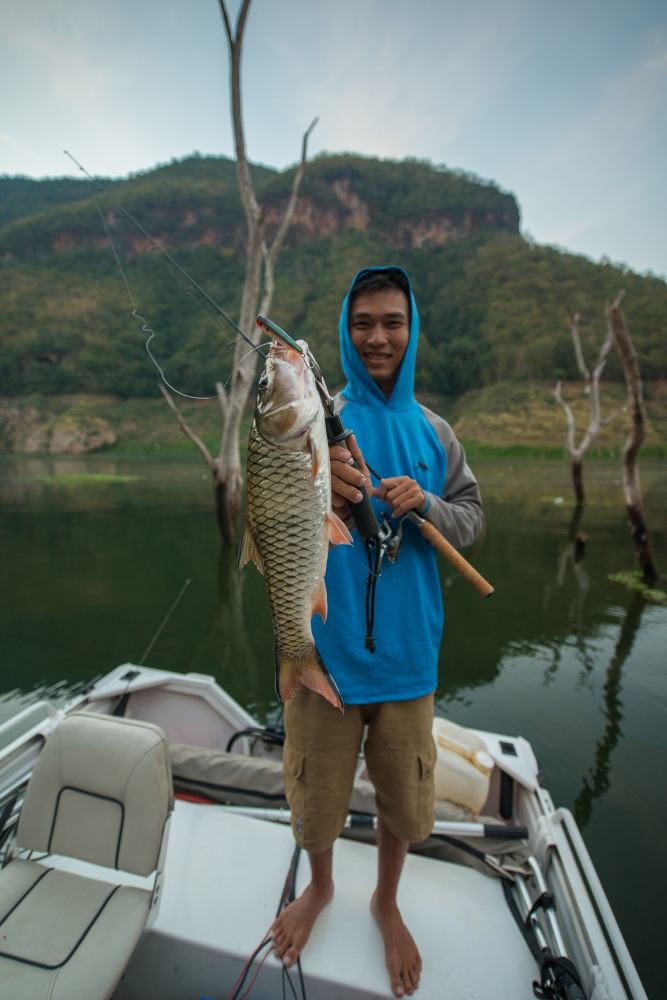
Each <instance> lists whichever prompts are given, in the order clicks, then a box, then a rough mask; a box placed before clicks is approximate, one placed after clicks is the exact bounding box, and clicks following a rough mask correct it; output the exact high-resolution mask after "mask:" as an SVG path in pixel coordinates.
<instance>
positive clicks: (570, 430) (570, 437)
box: [554, 379, 577, 458]
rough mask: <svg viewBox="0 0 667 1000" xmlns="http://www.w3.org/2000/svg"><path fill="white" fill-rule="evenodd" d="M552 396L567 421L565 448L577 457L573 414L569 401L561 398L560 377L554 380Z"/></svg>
mask: <svg viewBox="0 0 667 1000" xmlns="http://www.w3.org/2000/svg"><path fill="white" fill-rule="evenodd" d="M554 396H555V398H556V402H557V403H560V405H561V406H562V407H563V409H564V411H565V419H566V421H567V442H566V443H567V450H568V451H569V453H570V455H571V456H572V457H573V458H576V457H577V449H576V447H575V443H574V414H573V413H572V407H571V406H570V404H569V403H566V402H565V400H564V399H563V396H562V393H561V383H560V379H559V380H558V381H557V382H556V388H555V389H554Z"/></svg>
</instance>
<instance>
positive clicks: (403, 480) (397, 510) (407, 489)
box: [373, 476, 426, 517]
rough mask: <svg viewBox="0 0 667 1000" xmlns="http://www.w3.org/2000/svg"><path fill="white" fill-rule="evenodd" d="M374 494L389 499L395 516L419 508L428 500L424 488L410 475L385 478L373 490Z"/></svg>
mask: <svg viewBox="0 0 667 1000" xmlns="http://www.w3.org/2000/svg"><path fill="white" fill-rule="evenodd" d="M373 494H374V496H376V497H380V499H381V500H386V501H387V503H388V504H389V505H390V506H391V512H392V515H393V516H394V517H402V516H403V514H407V512H408V511H409V510H418V509H419V508H420V507H423V506H424V504H425V502H426V495H425V493H424V491H423V489H422V488H421V486H420V485H419V483H418V482H417V481H416V480H414V479H410V477H409V476H390V477H389V478H388V479H383V480H382V481H381V482H380V485H379V486H378V487H377V489H374V490H373Z"/></svg>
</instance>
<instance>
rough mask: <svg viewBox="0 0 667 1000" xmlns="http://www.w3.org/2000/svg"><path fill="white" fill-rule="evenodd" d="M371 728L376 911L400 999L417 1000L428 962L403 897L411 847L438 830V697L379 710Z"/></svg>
mask: <svg viewBox="0 0 667 1000" xmlns="http://www.w3.org/2000/svg"><path fill="white" fill-rule="evenodd" d="M368 722H369V729H368V739H367V740H366V745H365V748H364V750H365V754H366V762H367V764H368V772H369V775H370V778H371V781H372V782H373V784H374V785H375V800H376V803H377V807H378V882H377V888H376V890H375V893H374V894H373V898H372V900H371V910H372V911H373V914H374V916H375V918H376V920H377V922H378V925H379V927H380V930H381V932H382V937H383V940H384V947H385V957H386V962H387V969H388V971H389V978H390V980H391V988H392V991H393V993H394V996H397V997H403V996H412V994H413V993H414V992H415V990H416V989H417V986H418V984H419V978H420V973H421V967H422V961H421V957H420V954H419V951H418V949H417V946H416V944H415V942H414V940H413V938H412V935H411V934H410V932H409V931H408V929H407V927H406V926H405V924H404V923H403V919H402V917H401V914H400V911H399V909H398V904H397V893H398V884H399V880H400V877H401V872H402V870H403V863H404V861H405V855H406V854H407V851H408V846H409V844H411V843H418V842H419V841H422V840H424V839H425V838H426V837H427V836H428V835H429V834H430V832H431V830H432V828H433V801H434V787H433V766H434V763H435V745H434V743H433V737H432V735H431V729H432V725H433V696H432V695H427V696H425V697H423V698H417V699H414V700H410V701H402V702H384V703H382V704H379V705H376V706H373V708H372V710H371V711H370V714H369V717H368Z"/></svg>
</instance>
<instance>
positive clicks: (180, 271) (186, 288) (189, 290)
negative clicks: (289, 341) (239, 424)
mask: <svg viewBox="0 0 667 1000" xmlns="http://www.w3.org/2000/svg"><path fill="white" fill-rule="evenodd" d="M63 152H64V153H65V156H67V157H69V159H70V160H71V161H72V162H73V163H74V164H75V165H76V166H77V167H78V168H79V170H80V171H81V172H82V173H83V174H84V176H85V177H86V179H87V181H88V188H89V191H90V195H91V197H92V199H93V202H94V204H95V208H96V209H97V213H98V215H99V217H100V220H101V222H102V226H103V227H104V232H105V234H106V237H107V241H108V243H109V246H110V247H111V251H112V253H113V256H114V259H115V261H116V265H117V267H118V270H119V271H120V275H121V278H122V280H123V284H124V286H125V290H126V292H127V295H128V298H129V300H130V305H131V307H132V316H133V318H134V319H136V320H137V321H138V322H140V323H141V330H142V333H147V334H149V337H148V339H147V341H146V343H145V345H144V346H145V349H146V353H147V354H148V357H149V358H150V360H151V361H152V363H153V364H154V365H155V367H156V368H157V370H158V372H159V373H160V378H161V379H162V381H163V382H164V384H165V385H166V386H167V387H168V388H169V389H171V391H172V392H175V393H176V394H177V395H178V396H182V397H183V398H184V399H204V400H211V399H215V398H216V397H215V396H192V395H190V394H189V393H186V392H181V390H180V389H177V388H176V387H175V386H173V385H172V384H171V383H170V382H169V381H168V380H167V377H166V375H165V374H164V371H163V369H162V368H161V367H160V365H159V364H158V362H157V360H156V358H155V356H154V354H153V353H152V351H151V349H150V346H149V345H150V342H151V341H152V340H153V338H154V337H156V336H157V334H156V332H155V330H153V329H152V328H151V327H150V326H149V324H148V320H147V319H146V318H145V317H144V316H142V315H141V313H140V312H139V311H138V309H137V304H136V302H135V299H134V296H133V294H132V290H131V288H130V284H129V282H128V280H127V276H126V274H125V270H124V268H123V265H122V263H121V260H120V256H119V255H118V252H117V250H116V247H115V244H114V241H113V239H112V236H111V232H110V230H109V227H108V226H107V222H106V219H105V218H104V213H103V212H102V208H101V206H100V203H99V200H98V198H97V195H96V194H95V189H94V187H93V183H97V185H98V188H99V190H100V191H101V192H102V193H103V194H104V195H105V196H106V197H107V198H108V199H109V201H110V202H111V204H112V205H113V206H114V207H115V208H117V209H118V211H119V212H121V213H122V214H123V215H124V216H125V217H126V218H127V219H128V220H129V221H130V222H131V224H132V225H133V226H134V227H135V228H136V229H138V230H139V232H140V233H141V234H142V235H143V236H145V238H146V239H147V240H148V241H149V243H150V244H151V246H152V247H153V249H155V250H157V251H158V252H159V253H160V254H161V255H162V257H164V258H165V259H166V260H167V261H168V262H169V263H170V264H171V266H172V268H173V270H170V269H169V268H168V267H167V265H166V264H164V263H163V267H164V268H165V270H166V271H167V273H168V274H169V275H170V277H172V278H173V279H174V280H175V281H176V282H177V284H178V286H179V288H180V289H181V290H182V291H183V292H185V294H186V295H189V296H190V298H191V299H192V300H193V301H195V302H197V304H198V305H199V304H200V303H199V302H198V300H197V299H196V298H195V296H194V294H193V290H196V291H197V292H199V294H200V295H201V296H202V297H203V298H204V299H205V300H206V301H207V302H208V303H209V305H211V306H212V307H213V308H214V309H215V311H216V312H217V313H218V314H219V315H220V316H222V318H223V319H224V320H226V322H227V323H229V325H230V326H231V327H232V329H233V330H234V331H235V332H236V333H237V334H238V335H239V336H241V337H242V338H243V340H245V341H246V342H247V343H248V344H250V345H251V347H252V348H253V350H257V351H259V353H260V354H261V355H262V357H266V355H265V354H264V353H263V351H262V349H261V348H262V347H263V346H264V345H261V346H260V347H257V345H256V344H255V343H254V342H253V341H252V340H251V339H250V337H248V336H247V335H246V334H245V333H244V332H243V330H241V328H240V327H239V326H238V325H237V324H236V323H235V322H234V320H233V319H232V318H231V316H229V315H228V314H227V313H226V312H225V310H224V309H223V308H222V306H220V305H218V303H217V302H216V301H215V300H214V299H213V298H211V296H210V295H209V294H208V292H207V291H206V290H205V289H204V288H202V286H201V285H200V284H199V283H198V282H197V281H195V279H194V278H193V277H192V275H191V274H189V273H188V272H187V271H186V270H185V268H183V267H181V265H180V264H179V263H178V261H176V260H175V259H174V258H173V257H172V255H171V254H170V253H169V252H168V251H167V250H165V249H164V247H162V246H160V244H159V243H158V242H157V240H155V239H153V237H152V236H151V235H150V233H149V232H148V231H147V230H146V229H144V227H143V226H142V225H141V223H140V222H139V221H138V220H137V219H135V218H134V216H133V215H132V214H131V213H130V212H128V211H127V209H126V208H124V207H123V205H121V204H120V202H119V201H117V200H116V198H114V197H113V195H112V194H111V193H110V192H109V191H108V190H107V189H106V188H105V187H104V185H103V184H100V183H99V181H95V179H94V178H93V177H92V175H91V174H89V173H88V171H87V170H86V168H85V167H84V166H83V165H82V164H81V163H79V161H78V160H77V159H76V157H74V156H73V155H72V154H71V153H70V152H69V151H68V150H66V149H65V150H63ZM179 277H182V278H183V279H185V282H186V284H183V283H182V282H181V281H180V280H179ZM249 353H252V351H250V352H249ZM244 357H248V355H247V354H246V355H244ZM232 374H233V373H232ZM231 377H232V376H231V375H230V377H229V378H230V379H231ZM228 382H229V379H228V380H227V383H228ZM227 383H225V385H227Z"/></svg>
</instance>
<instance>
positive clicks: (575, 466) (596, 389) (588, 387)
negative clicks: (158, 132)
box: [554, 312, 620, 507]
mask: <svg viewBox="0 0 667 1000" xmlns="http://www.w3.org/2000/svg"><path fill="white" fill-rule="evenodd" d="M579 320H580V315H579V313H578V312H576V313H574V315H572V316H571V317H570V332H571V334H572V343H573V346H574V356H575V358H576V361H577V368H578V369H579V371H580V372H581V375H582V378H583V379H584V381H585V390H584V391H585V392H586V394H587V395H588V399H589V404H590V417H589V420H588V427H587V428H586V430H585V432H584V434H583V436H582V438H581V440H580V442H579V444H578V445H577V444H576V440H575V438H576V430H575V420H574V414H573V412H572V407H571V406H570V404H569V403H568V402H567V401H566V400H565V399H563V394H562V390H561V383H560V379H559V380H558V382H556V388H555V389H554V396H555V397H556V401H557V402H558V403H560V405H561V406H562V407H563V410H564V411H565V419H566V421H567V437H566V439H565V444H566V447H567V450H568V453H569V456H570V469H571V472H572V486H573V488H574V496H575V499H576V502H577V506H578V507H579V506H582V505H583V503H584V501H585V499H586V497H585V493H584V479H583V461H584V456H585V454H586V452H587V451H588V449H589V447H590V445H591V442H592V441H593V439H594V438H595V437H596V436H597V434H598V433H599V431H600V428H601V427H602V426H603V424H606V423H609V421H610V420H613V419H614V418H615V417H617V416H618V414H619V412H620V411H619V410H617V411H615V412H614V413H612V414H610V415H609V416H608V417H607V418H606V419H604V420H603V419H602V416H601V412H600V377H601V375H602V372H603V371H604V366H605V365H606V363H607V358H608V357H609V355H610V354H611V351H612V348H613V346H614V340H613V337H612V335H611V331H609V330H608V331H607V336H606V337H605V340H604V342H603V343H602V346H601V347H600V351H599V353H598V356H597V360H596V362H595V364H594V366H593V368H592V369H589V368H588V367H587V366H586V362H585V361H584V352H583V350H582V347H581V337H580V335H579Z"/></svg>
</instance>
